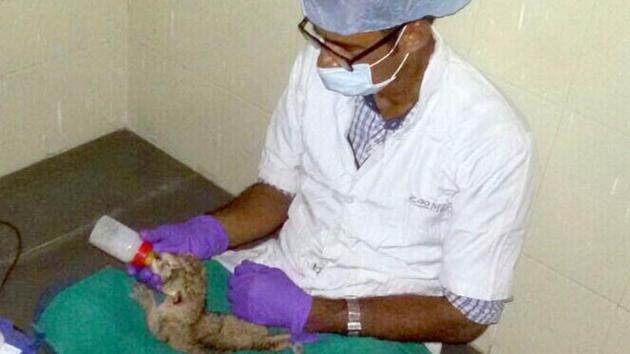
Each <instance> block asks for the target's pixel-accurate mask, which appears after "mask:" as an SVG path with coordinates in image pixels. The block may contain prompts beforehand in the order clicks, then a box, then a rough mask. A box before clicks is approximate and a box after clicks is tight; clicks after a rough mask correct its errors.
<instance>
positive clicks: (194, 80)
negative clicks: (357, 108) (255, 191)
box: [129, 0, 302, 193]
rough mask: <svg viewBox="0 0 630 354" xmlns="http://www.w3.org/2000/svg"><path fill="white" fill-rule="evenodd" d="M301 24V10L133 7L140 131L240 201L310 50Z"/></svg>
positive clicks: (260, 3)
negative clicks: (295, 70) (293, 70)
mask: <svg viewBox="0 0 630 354" xmlns="http://www.w3.org/2000/svg"><path fill="white" fill-rule="evenodd" d="M279 3H281V4H282V5H284V6H278V4H279ZM299 16H300V9H299V3H298V2H297V1H282V2H278V1H277V0H274V1H272V0H257V1H247V0H229V1H227V0H223V1H186V2H183V1H167V0H160V1H154V0H134V1H131V2H130V19H131V21H130V23H131V27H130V33H131V39H130V42H129V46H130V63H129V65H130V73H131V78H130V92H131V96H130V117H131V128H132V130H134V131H136V132H137V133H139V134H140V135H142V136H143V137H145V138H147V139H148V140H150V141H152V142H153V143H155V144H156V145H158V146H159V147H160V148H162V149H164V150H165V151H167V152H168V153H170V154H172V155H173V156H175V157H176V158H177V159H179V160H181V161H183V162H185V163H186V164H188V165H189V166H191V167H192V168H194V169H196V170H197V171H199V172H201V173H202V174H203V175H205V176H206V177H208V178H209V179H211V180H212V181H215V182H216V183H217V184H219V185H221V186H222V187H224V188H226V189H227V190H229V191H230V192H232V193H238V192H239V191H240V190H242V189H243V188H244V187H245V186H247V185H249V184H251V183H252V182H254V181H255V178H256V168H257V162H258V159H259V154H260V151H261V148H262V144H263V140H264V136H265V132H266V126H267V123H268V122H269V118H270V115H271V111H272V110H273V107H274V106H275V104H276V100H277V99H278V97H279V96H280V93H281V91H282V89H283V88H284V85H285V83H286V81H287V77H288V72H289V69H290V65H291V63H292V61H293V58H294V57H295V54H296V53H297V51H298V48H299V47H301V45H302V39H301V35H300V34H299V33H298V32H297V30H296V28H297V27H296V26H297V22H298V21H299V19H300V17H299Z"/></svg>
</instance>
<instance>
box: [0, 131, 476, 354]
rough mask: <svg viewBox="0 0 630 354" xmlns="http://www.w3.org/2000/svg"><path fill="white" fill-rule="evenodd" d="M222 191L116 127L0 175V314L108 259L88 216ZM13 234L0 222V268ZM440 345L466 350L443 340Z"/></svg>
mask: <svg viewBox="0 0 630 354" xmlns="http://www.w3.org/2000/svg"><path fill="white" fill-rule="evenodd" d="M229 199H230V195H229V194H228V193H227V192H225V191H224V190H222V189H220V188H218V187H217V186H215V185H213V184H212V183H211V182H209V181H207V180H205V179H204V178H203V177H201V176H200V175H198V174H196V173H195V172H194V171H192V170H190V169H189V168H187V167H186V166H184V165H182V164H181V163H179V162H178V161H176V160H174V159H172V158H170V157H169V156H168V155H166V154H165V153H163V152H161V151H160V150H158V149H156V148H155V147H153V146H152V145H150V144H149V143H147V142H145V141H144V140H142V139H140V138H139V137H137V136H136V135H134V134H132V133H130V132H127V131H120V132H116V133H113V134H110V135H108V136H106V137H103V138H101V139H98V140H96V141H93V142H91V143H89V144H86V145H83V146H80V147H78V148H76V149H73V150H70V151H68V152H65V153H63V154H61V155H59V156H56V157H54V158H51V159H48V160H45V161H43V162H40V163H38V164H36V165H33V166H31V167H28V168H26V169H24V170H21V171H18V172H16V173H14V174H11V175H9V176H5V177H3V178H0V220H8V221H10V222H12V223H13V224H15V225H16V226H17V227H19V228H20V230H21V232H22V237H23V243H24V253H23V255H22V258H21V260H20V262H19V264H18V266H17V267H16V269H15V271H14V272H13V274H12V276H11V278H10V280H9V282H8V283H7V286H6V287H5V289H4V290H3V292H2V293H1V294H0V316H4V317H7V318H9V319H10V320H11V321H13V322H14V323H15V324H16V325H18V326H19V327H22V328H28V327H29V326H30V323H31V321H32V317H33V314H34V310H35V306H36V304H37V301H38V299H39V297H40V295H41V294H42V292H43V291H45V290H46V289H47V288H49V287H50V286H51V285H54V284H59V283H62V282H66V281H73V280H76V279H79V278H81V277H84V276H86V275H89V274H90V273H93V272H94V271H96V270H98V269H100V268H102V267H104V266H107V265H111V266H114V267H121V264H119V263H117V262H116V261H113V260H112V259H111V258H110V257H108V256H106V255H104V254H103V253H102V252H100V251H98V250H96V249H94V248H93V247H91V246H89V245H88V243H87V237H88V234H89V231H90V230H91V228H92V226H93V224H94V222H95V221H96V220H97V219H98V218H99V217H100V216H101V215H103V214H108V215H111V216H113V217H115V218H116V219H118V220H120V221H122V222H123V223H126V224H127V225H129V226H131V227H133V228H141V227H148V226H151V225H155V224H160V223H163V222H170V221H177V220H182V219H185V218H186V217H188V216H192V215H196V214H200V213H202V212H204V211H207V210H210V209H213V208H216V207H217V206H219V205H221V204H223V203H225V202H226V201H228V200H229ZM14 252H15V241H14V237H13V235H12V233H11V231H10V230H9V229H8V228H5V227H1V226H0V275H4V272H5V271H6V269H7V268H8V265H9V263H10V261H11V260H12V257H13V254H14ZM443 352H444V353H474V351H472V350H471V349H470V348H468V347H463V346H459V347H448V348H445V350H444V351H443Z"/></svg>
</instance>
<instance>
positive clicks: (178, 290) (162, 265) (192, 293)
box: [151, 253, 206, 303]
mask: <svg viewBox="0 0 630 354" xmlns="http://www.w3.org/2000/svg"><path fill="white" fill-rule="evenodd" d="M151 270H152V271H153V272H154V273H156V274H158V275H159V276H160V278H161V279H162V292H163V293H164V294H166V295H168V296H169V297H171V298H173V300H174V302H175V303H178V302H181V301H185V300H187V299H191V298H198V297H200V296H201V297H204V298H205V293H206V271H205V269H204V267H203V265H202V264H201V262H200V261H199V260H197V259H196V258H195V257H193V256H192V255H190V254H182V255H174V254H170V253H162V254H160V255H159V258H157V259H156V260H155V261H153V263H152V264H151Z"/></svg>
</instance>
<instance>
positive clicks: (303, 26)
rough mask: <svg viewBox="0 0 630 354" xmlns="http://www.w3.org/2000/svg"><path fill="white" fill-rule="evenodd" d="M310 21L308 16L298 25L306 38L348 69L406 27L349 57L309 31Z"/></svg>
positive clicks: (350, 69) (351, 69)
mask: <svg viewBox="0 0 630 354" xmlns="http://www.w3.org/2000/svg"><path fill="white" fill-rule="evenodd" d="M309 23H310V22H309V20H308V18H306V17H304V19H303V20H302V22H300V24H299V25H298V28H299V29H300V32H301V33H302V35H303V36H304V38H306V39H307V40H308V41H309V42H311V43H312V44H313V45H314V46H315V47H317V48H318V49H321V48H323V49H325V50H326V51H328V52H329V53H330V54H332V55H333V56H334V57H335V58H336V60H335V61H336V62H337V63H338V64H339V65H340V66H341V67H342V68H344V69H346V70H348V71H353V70H354V69H353V68H352V64H354V63H356V62H357V61H359V60H361V59H362V58H364V57H365V56H366V55H368V54H370V53H372V52H373V51H374V50H376V49H378V48H379V47H380V46H382V45H383V44H385V43H387V42H389V41H390V40H392V39H393V38H395V37H396V35H397V34H398V33H400V29H401V28H403V27H404V26H400V27H399V28H397V29H396V30H395V31H392V32H390V33H388V34H387V35H386V36H385V37H383V38H381V39H380V40H379V41H378V42H376V43H374V44H372V45H371V46H369V47H368V48H366V49H364V50H363V51H361V53H359V54H357V55H355V56H353V57H352V58H348V57H347V56H346V55H343V54H341V53H339V52H338V51H337V50H335V49H333V48H331V47H330V46H329V45H327V44H326V43H325V42H324V41H322V40H321V39H319V38H318V37H317V36H316V35H314V34H311V33H309V32H308V30H307V29H306V25H308V24H309ZM311 25H312V24H311Z"/></svg>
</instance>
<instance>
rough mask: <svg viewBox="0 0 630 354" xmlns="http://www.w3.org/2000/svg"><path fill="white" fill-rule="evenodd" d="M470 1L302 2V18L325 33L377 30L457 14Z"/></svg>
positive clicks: (342, 33) (382, 0)
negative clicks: (305, 18) (426, 18)
mask: <svg viewBox="0 0 630 354" xmlns="http://www.w3.org/2000/svg"><path fill="white" fill-rule="evenodd" d="M469 2H470V0H302V10H303V11H304V16H306V17H308V19H309V20H310V21H311V22H312V23H314V24H316V25H317V26H319V27H321V28H323V29H324V30H326V31H330V32H334V33H338V34H341V35H349V34H355V33H360V32H371V31H378V30H383V29H387V28H392V27H396V26H398V25H400V24H403V23H406V22H411V21H415V20H419V19H421V18H423V17H427V16H433V17H443V16H447V15H450V14H453V13H455V12H457V11H458V10H459V9H461V8H463V7H464V6H466V5H467V4H468V3H469Z"/></svg>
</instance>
